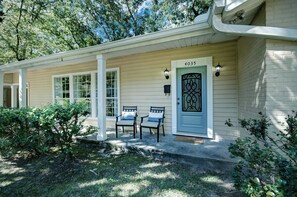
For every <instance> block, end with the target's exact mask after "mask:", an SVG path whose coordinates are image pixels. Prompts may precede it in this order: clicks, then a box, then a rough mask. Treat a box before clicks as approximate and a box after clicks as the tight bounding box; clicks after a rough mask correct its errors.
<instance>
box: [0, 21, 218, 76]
mask: <svg viewBox="0 0 297 197" xmlns="http://www.w3.org/2000/svg"><path fill="white" fill-rule="evenodd" d="M205 29H208V32H210V31H213V30H212V29H211V28H210V26H209V24H208V23H199V24H191V25H186V26H182V27H177V28H173V29H168V30H163V31H159V32H154V33H149V34H145V35H140V36H136V37H131V38H126V39H122V40H118V41H113V42H108V43H103V44H99V45H96V46H91V47H86V48H81V49H76V50H72V51H66V52H61V53H57V54H52V55H46V56H42V57H37V58H33V59H28V60H23V61H20V62H13V63H10V64H5V65H0V70H2V71H10V70H14V69H19V68H23V67H24V68H25V67H26V68H29V67H30V68H32V67H40V66H42V65H44V66H46V65H48V64H49V63H54V62H56V63H58V62H63V61H66V60H71V59H77V58H78V57H81V58H82V57H92V56H94V55H95V56H96V54H104V53H111V52H113V51H119V50H125V49H129V48H133V47H135V46H137V45H141V46H144V45H146V44H158V43H163V42H166V41H170V40H176V39H181V38H183V37H185V36H186V37H189V36H194V35H195V36H197V35H199V31H201V32H202V34H203V35H204V34H205V31H203V30H205Z"/></svg>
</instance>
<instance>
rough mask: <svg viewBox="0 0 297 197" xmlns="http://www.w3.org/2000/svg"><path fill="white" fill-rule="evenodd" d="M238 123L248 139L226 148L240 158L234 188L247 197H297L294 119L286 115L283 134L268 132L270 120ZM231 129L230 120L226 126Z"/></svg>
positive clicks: (280, 132) (296, 152) (296, 131)
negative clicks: (248, 196)
mask: <svg viewBox="0 0 297 197" xmlns="http://www.w3.org/2000/svg"><path fill="white" fill-rule="evenodd" d="M259 115H260V118H259V119H249V120H245V119H243V120H239V124H240V126H241V127H242V128H244V129H245V130H246V131H248V132H249V133H250V135H251V136H250V137H246V138H244V139H240V138H238V139H237V140H236V141H235V143H232V144H231V145H230V146H229V152H230V153H231V156H232V157H237V158H240V161H239V162H238V163H237V165H236V167H235V169H234V176H233V177H234V182H235V188H236V189H238V190H241V191H243V192H245V193H247V194H248V195H250V196H297V185H296V183H297V118H296V114H295V112H294V114H293V115H288V117H287V118H286V123H283V125H285V130H284V131H277V132H275V133H273V132H268V128H269V126H270V125H271V124H270V123H269V119H268V118H267V117H266V116H265V115H262V114H261V113H259ZM226 124H227V125H228V126H232V124H231V122H230V120H228V121H227V122H226Z"/></svg>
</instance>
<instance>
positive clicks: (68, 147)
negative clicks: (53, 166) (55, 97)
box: [43, 102, 94, 158]
mask: <svg viewBox="0 0 297 197" xmlns="http://www.w3.org/2000/svg"><path fill="white" fill-rule="evenodd" d="M88 114H89V111H88V103H87V102H77V103H69V102H65V103H63V104H59V103H56V104H53V105H49V106H47V107H46V108H45V111H44V113H43V117H45V118H46V119H50V120H51V121H52V126H53V129H52V130H51V132H50V135H51V137H52V139H53V140H54V141H55V143H56V144H57V145H58V147H59V149H60V151H61V152H62V153H63V154H64V155H65V156H66V157H69V158H72V156H73V148H72V147H73V142H74V138H75V137H77V136H83V135H87V134H90V132H93V131H94V128H93V127H86V130H85V132H82V129H83V127H84V126H83V123H84V121H85V120H86V118H87V116H88Z"/></svg>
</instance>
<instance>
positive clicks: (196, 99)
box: [176, 66, 207, 135]
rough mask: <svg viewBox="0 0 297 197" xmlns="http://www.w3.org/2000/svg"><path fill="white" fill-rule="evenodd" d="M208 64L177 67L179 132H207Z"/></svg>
mask: <svg viewBox="0 0 297 197" xmlns="http://www.w3.org/2000/svg"><path fill="white" fill-rule="evenodd" d="M206 88H207V85H206V66H199V67H191V68H178V69H177V103H176V104H177V133H180V134H182V133H185V134H186V133H189V134H194V135H196V134H197V135H206V134H207V129H206V127H207V126H206V125H207V94H206Z"/></svg>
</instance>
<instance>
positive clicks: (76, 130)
mask: <svg viewBox="0 0 297 197" xmlns="http://www.w3.org/2000/svg"><path fill="white" fill-rule="evenodd" d="M88 113H89V112H88V110H87V103H85V102H77V103H72V104H69V103H65V104H53V105H48V106H46V107H44V108H40V109H38V108H21V109H5V108H1V109H0V153H1V154H2V155H4V156H11V155H13V154H15V153H17V152H21V153H28V154H31V155H40V154H45V153H48V152H49V150H50V147H53V146H58V147H59V149H60V150H61V152H62V153H63V154H64V155H65V157H70V158H71V157H72V155H73V149H72V146H73V142H74V141H73V140H74V137H76V136H78V135H86V134H89V133H90V132H94V129H95V128H93V127H86V131H85V132H82V129H83V122H84V121H85V119H86V118H87V115H88Z"/></svg>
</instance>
